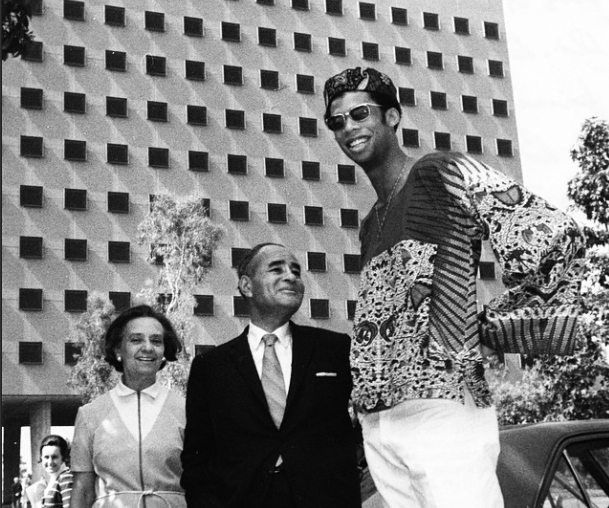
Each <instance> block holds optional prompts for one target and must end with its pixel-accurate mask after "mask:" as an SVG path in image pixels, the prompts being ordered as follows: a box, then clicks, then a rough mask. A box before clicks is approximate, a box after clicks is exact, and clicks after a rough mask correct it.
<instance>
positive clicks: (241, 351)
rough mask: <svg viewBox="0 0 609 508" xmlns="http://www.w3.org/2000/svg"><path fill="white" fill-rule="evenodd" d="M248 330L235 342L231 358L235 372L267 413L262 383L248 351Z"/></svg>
mask: <svg viewBox="0 0 609 508" xmlns="http://www.w3.org/2000/svg"><path fill="white" fill-rule="evenodd" d="M248 329H249V327H248V328H246V329H245V330H244V331H243V333H242V334H241V335H240V336H239V337H237V340H236V341H235V343H234V346H233V348H232V349H231V357H232V360H233V361H234V362H235V366H236V368H237V372H238V373H239V375H241V376H242V377H243V381H244V382H245V383H246V384H247V385H248V386H249V387H250V388H251V389H252V391H253V392H254V395H255V396H256V399H258V400H259V401H260V403H261V404H262V405H263V406H264V409H265V410H266V411H267V412H268V409H267V404H266V397H265V395H264V390H263V389H262V383H261V382H260V377H259V376H258V371H257V370H256V365H255V364H254V359H253V358H252V352H251V351H250V346H249V343H248V341H247V332H248Z"/></svg>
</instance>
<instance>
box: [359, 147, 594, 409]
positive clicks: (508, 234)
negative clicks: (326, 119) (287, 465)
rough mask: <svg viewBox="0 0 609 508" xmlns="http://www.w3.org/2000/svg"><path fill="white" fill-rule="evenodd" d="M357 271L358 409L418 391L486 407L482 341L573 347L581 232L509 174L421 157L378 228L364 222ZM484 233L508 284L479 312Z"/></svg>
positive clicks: (371, 218) (501, 346)
mask: <svg viewBox="0 0 609 508" xmlns="http://www.w3.org/2000/svg"><path fill="white" fill-rule="evenodd" d="M360 239H361V243H362V264H363V269H362V276H361V283H360V290H359V294H358V304H357V309H356V313H355V321H354V338H353V342H352V349H351V365H352V370H353V379H354V389H353V401H354V404H355V407H356V408H357V409H358V410H360V411H375V410H381V409H386V408H389V407H392V406H395V405H396V404H398V403H400V402H402V401H404V400H406V399H412V398H447V399H453V400H457V401H460V402H463V400H464V390H465V388H466V387H467V389H468V390H469V391H470V392H471V394H472V396H473V397H474V400H475V401H476V404H477V405H478V406H480V407H485V406H488V405H490V403H491V397H490V392H489V390H488V386H487V383H486V380H485V378H484V367H483V363H482V356H481V354H480V351H479V349H480V348H479V346H480V344H481V343H482V344H485V345H487V346H489V347H491V348H492V349H496V350H501V351H503V352H518V353H533V354H548V353H550V354H569V353H572V351H573V348H574V346H575V342H576V337H577V327H576V321H577V319H576V317H577V312H578V308H579V307H578V301H579V298H580V291H579V290H580V283H581V278H580V277H581V275H580V272H581V268H582V258H583V254H584V250H583V245H584V241H583V237H582V235H581V232H580V231H579V228H578V227H577V225H576V224H575V222H574V221H573V219H571V218H570V217H568V216H567V215H565V214H564V213H562V212H560V211H559V210H557V209H556V208H554V207H552V206H550V205H549V204H548V203H546V202H545V201H544V200H542V199H541V198H539V197H537V196H534V195H533V194H531V193H529V192H528V191H527V190H526V189H524V188H523V187H522V186H521V185H519V184H518V183H516V182H515V181H513V180H511V179H510V178H508V177H506V176H505V175H503V174H502V173H499V172H498V171H495V170H494V169H492V168H490V167H488V166H486V165H485V164H482V163H480V162H477V161H475V160H473V159H470V158H469V157H466V156H464V155H461V154H458V153H437V154H430V155H427V156H425V157H423V158H421V159H420V160H419V161H418V162H417V163H416V164H415V165H414V166H413V167H412V169H411V171H410V173H409V176H408V179H407V181H406V183H405V185H404V187H403V188H402V190H401V191H400V192H399V193H398V194H397V195H396V196H395V199H394V202H393V203H392V206H391V210H388V211H387V220H386V221H385V225H384V228H383V231H382V232H380V231H379V226H378V221H377V220H376V216H375V215H374V213H373V211H371V213H369V214H368V216H367V217H366V218H365V219H364V221H363V223H362V229H361V232H360ZM483 239H485V240H486V239H488V240H489V241H490V245H491V246H492V249H493V253H494V255H495V258H496V260H497V262H498V263H499V265H500V266H501V269H502V273H503V283H504V285H505V287H506V288H507V289H506V291H505V292H504V293H503V294H501V295H500V296H499V297H497V298H495V299H494V300H492V301H491V302H490V303H489V304H488V305H486V306H485V307H484V311H483V312H482V313H480V314H479V313H478V302H477V295H476V274H477V269H478V260H479V257H480V248H481V241H482V240H483Z"/></svg>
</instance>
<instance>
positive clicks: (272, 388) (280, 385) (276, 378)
mask: <svg viewBox="0 0 609 508" xmlns="http://www.w3.org/2000/svg"><path fill="white" fill-rule="evenodd" d="M262 340H263V341H264V356H263V357H262V379H261V380H262V388H263V389H264V394H265V395H266V401H267V404H268V406H269V412H270V413H271V417H272V418H273V421H274V422H275V425H276V426H277V428H279V426H280V425H281V420H282V419H283V413H284V411H285V382H284V379H283V373H282V371H281V365H280V364H279V359H278V358H277V353H276V352H275V342H277V340H278V339H277V336H276V335H273V334H272V333H269V334H267V335H265V336H264V337H262Z"/></svg>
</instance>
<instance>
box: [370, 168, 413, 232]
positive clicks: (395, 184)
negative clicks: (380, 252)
mask: <svg viewBox="0 0 609 508" xmlns="http://www.w3.org/2000/svg"><path fill="white" fill-rule="evenodd" d="M404 171H406V166H405V165H404V167H403V168H402V171H401V173H400V174H399V175H398V177H397V178H396V180H395V183H394V184H393V189H391V194H389V199H388V200H387V206H385V212H384V213H383V220H381V218H380V217H379V209H378V207H377V206H375V207H374V211H375V213H376V222H377V224H378V227H379V230H378V232H377V234H376V236H377V239H378V240H380V239H381V235H382V234H383V226H384V225H385V219H387V214H388V213H389V207H390V206H391V201H392V200H393V196H394V194H395V190H396V189H397V188H398V183H400V180H401V179H402V176H404Z"/></svg>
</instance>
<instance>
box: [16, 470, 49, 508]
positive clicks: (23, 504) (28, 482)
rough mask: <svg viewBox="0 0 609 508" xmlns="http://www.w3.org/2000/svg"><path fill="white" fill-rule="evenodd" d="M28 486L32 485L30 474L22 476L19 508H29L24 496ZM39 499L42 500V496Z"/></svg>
mask: <svg viewBox="0 0 609 508" xmlns="http://www.w3.org/2000/svg"><path fill="white" fill-rule="evenodd" d="M30 485H32V475H31V474H30V473H27V474H24V475H23V482H22V490H21V507H20V508H28V506H29V505H28V498H27V495H26V490H27V488H28V487H29V486H30ZM43 488H44V487H43ZM40 499H42V495H41V496H40Z"/></svg>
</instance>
